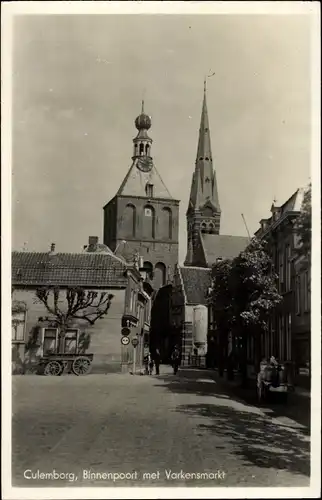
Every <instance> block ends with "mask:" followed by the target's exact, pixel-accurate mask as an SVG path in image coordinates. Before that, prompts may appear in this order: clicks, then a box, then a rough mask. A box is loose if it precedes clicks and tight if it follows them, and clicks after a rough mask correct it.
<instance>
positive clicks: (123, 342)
mask: <svg viewBox="0 0 322 500" xmlns="http://www.w3.org/2000/svg"><path fill="white" fill-rule="evenodd" d="M121 342H122V344H123V345H129V343H130V339H129V337H122V338H121Z"/></svg>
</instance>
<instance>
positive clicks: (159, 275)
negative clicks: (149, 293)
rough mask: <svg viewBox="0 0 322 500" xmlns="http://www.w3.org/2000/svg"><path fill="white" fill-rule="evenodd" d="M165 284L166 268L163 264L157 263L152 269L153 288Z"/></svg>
mask: <svg viewBox="0 0 322 500" xmlns="http://www.w3.org/2000/svg"><path fill="white" fill-rule="evenodd" d="M165 283H166V267H165V265H164V264H163V262H158V263H157V264H156V265H155V269H154V286H155V287H156V288H157V289H158V288H161V286H164V285H165Z"/></svg>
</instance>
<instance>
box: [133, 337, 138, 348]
mask: <svg viewBox="0 0 322 500" xmlns="http://www.w3.org/2000/svg"><path fill="white" fill-rule="evenodd" d="M138 343H139V341H138V339H137V338H136V337H134V338H133V339H132V345H133V347H136V346H137V345H138Z"/></svg>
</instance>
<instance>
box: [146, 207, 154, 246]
mask: <svg viewBox="0 0 322 500" xmlns="http://www.w3.org/2000/svg"><path fill="white" fill-rule="evenodd" d="M144 216H145V220H144V221H143V238H147V239H154V237H155V211H154V208H153V207H152V206H151V205H146V206H145V207H144Z"/></svg>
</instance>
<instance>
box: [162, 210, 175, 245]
mask: <svg viewBox="0 0 322 500" xmlns="http://www.w3.org/2000/svg"><path fill="white" fill-rule="evenodd" d="M161 231H162V235H163V236H164V237H165V238H169V240H171V239H172V211H171V208H168V207H163V208H162V223H161Z"/></svg>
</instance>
